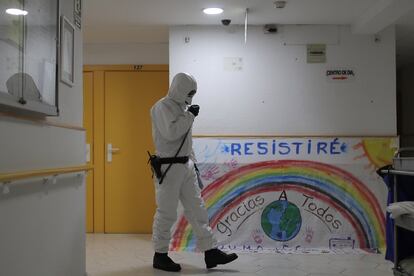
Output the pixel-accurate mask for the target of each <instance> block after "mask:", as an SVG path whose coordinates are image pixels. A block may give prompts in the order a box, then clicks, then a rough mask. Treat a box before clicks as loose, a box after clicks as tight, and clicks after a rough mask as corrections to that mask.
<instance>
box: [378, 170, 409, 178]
mask: <svg viewBox="0 0 414 276" xmlns="http://www.w3.org/2000/svg"><path fill="white" fill-rule="evenodd" d="M381 173H383V174H398V175H408V176H414V171H401V170H386V169H385V170H381Z"/></svg>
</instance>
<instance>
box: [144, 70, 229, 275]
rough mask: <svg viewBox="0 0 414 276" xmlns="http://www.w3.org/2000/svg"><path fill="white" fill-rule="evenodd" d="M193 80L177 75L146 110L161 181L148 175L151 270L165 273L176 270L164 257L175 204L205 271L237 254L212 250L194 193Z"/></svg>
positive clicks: (206, 223) (211, 239) (204, 214)
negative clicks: (152, 199)
mask: <svg viewBox="0 0 414 276" xmlns="http://www.w3.org/2000/svg"><path fill="white" fill-rule="evenodd" d="M196 91H197V82H196V81H195V79H194V78H193V77H192V76H191V75H189V74H187V73H178V74H177V75H176V76H175V77H174V79H173V81H172V83H171V86H170V89H169V91H168V95H167V96H166V97H164V98H162V99H160V100H159V101H158V102H157V103H156V104H155V105H154V106H153V107H152V108H151V118H152V136H153V141H154V145H155V148H156V156H157V157H158V158H159V160H160V162H161V164H162V165H161V170H160V171H161V173H162V174H163V175H162V177H161V178H158V177H154V179H155V189H156V203H157V210H156V213H155V216H154V224H153V236H152V240H153V243H154V250H155V254H154V259H153V267H154V268H157V269H161V270H165V271H180V270H181V266H180V265H179V264H177V263H175V262H174V261H173V260H171V258H170V257H169V256H168V248H169V243H170V239H171V228H172V226H173V224H174V223H175V221H176V219H177V207H178V202H179V201H181V204H182V205H183V207H184V215H185V216H186V218H187V220H188V221H189V222H190V224H191V225H192V227H193V231H194V233H195V235H196V238H197V246H198V249H199V250H200V251H204V260H205V262H206V266H207V268H212V267H215V266H217V265H218V264H226V263H229V262H232V261H234V260H235V259H237V255H236V254H234V253H232V254H226V253H225V252H223V251H221V250H219V249H217V247H216V240H215V238H214V236H213V232H212V230H211V228H210V226H209V220H208V215H207V210H206V209H205V206H204V202H203V199H202V198H201V195H200V188H199V186H198V179H197V174H196V166H195V156H194V153H193V149H192V137H191V136H192V131H191V129H192V125H193V122H194V118H195V117H197V115H198V113H199V109H200V107H199V106H198V105H191V104H192V98H193V96H194V95H195V93H196Z"/></svg>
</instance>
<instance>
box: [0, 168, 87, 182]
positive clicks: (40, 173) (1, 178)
mask: <svg viewBox="0 0 414 276" xmlns="http://www.w3.org/2000/svg"><path fill="white" fill-rule="evenodd" d="M92 169H93V166H91V165H82V166H74V167H65V168H53V169H43V170H33V171H23V172H12V173H0V182H3V183H4V182H12V181H17V180H22V179H28V178H35V177H46V176H55V175H60V174H68V173H76V172H87V171H90V170H92Z"/></svg>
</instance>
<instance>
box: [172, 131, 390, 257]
mask: <svg viewBox="0 0 414 276" xmlns="http://www.w3.org/2000/svg"><path fill="white" fill-rule="evenodd" d="M396 141H397V140H396V138H340V137H332V138H273V139H272V138H266V139H260V138H255V139H251V138H242V139H219V138H196V139H194V145H193V147H194V151H195V154H196V157H197V160H198V167H199V169H200V172H201V178H202V180H203V183H204V188H203V190H202V197H203V199H204V201H205V205H206V208H207V210H208V215H209V219H210V225H211V227H212V229H213V232H214V234H215V236H216V237H217V239H218V242H219V246H220V247H221V248H222V249H224V250H226V249H229V250H234V251H248V252H280V253H323V252H348V251H352V252H354V251H355V252H357V251H360V250H368V251H374V252H377V251H378V250H381V249H383V248H384V247H385V206H386V198H387V188H386V185H385V184H384V182H383V181H382V179H381V178H380V177H379V176H377V174H376V170H377V169H378V168H380V167H383V166H385V165H387V164H391V163H392V157H393V154H394V152H395V148H396V146H397V142H396ZM170 249H171V250H176V251H180V250H184V251H194V250H196V239H195V236H194V234H193V231H192V229H191V226H190V225H189V223H188V222H187V220H186V219H185V217H184V216H183V213H182V210H180V213H179V219H178V221H177V223H176V225H175V226H174V231H173V240H172V242H171V244H170Z"/></svg>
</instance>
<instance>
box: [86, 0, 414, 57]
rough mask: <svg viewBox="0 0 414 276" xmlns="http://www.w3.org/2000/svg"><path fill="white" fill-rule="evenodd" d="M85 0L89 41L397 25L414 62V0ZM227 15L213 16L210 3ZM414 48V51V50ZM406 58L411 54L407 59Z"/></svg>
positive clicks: (403, 49) (401, 52)
mask: <svg viewBox="0 0 414 276" xmlns="http://www.w3.org/2000/svg"><path fill="white" fill-rule="evenodd" d="M273 2H274V0H84V8H83V13H84V14H83V15H84V16H83V25H84V40H85V43H168V26H172V25H218V24H221V23H220V21H221V19H224V18H229V19H231V20H232V24H244V18H245V10H246V8H248V9H249V24H252V25H263V24H268V23H276V24H341V25H342V24H345V25H351V26H353V28H354V30H355V31H356V33H358V32H359V33H369V32H373V31H374V30H381V29H382V28H384V27H386V26H388V25H390V24H393V23H397V24H398V25H397V35H398V37H397V49H398V53H397V54H398V60H399V61H400V62H401V61H403V62H408V58H409V59H410V60H412V61H413V62H414V53H413V54H412V53H411V51H410V50H409V49H410V47H411V49H414V11H412V12H409V11H410V10H413V9H414V0H287V4H286V7H285V8H284V9H275V8H274V4H273ZM211 6H215V7H221V8H223V9H224V13H223V14H221V15H218V16H208V15H205V14H203V13H202V9H203V8H205V7H211ZM413 52H414V51H413ZM406 57H407V58H406Z"/></svg>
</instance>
